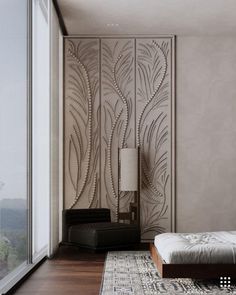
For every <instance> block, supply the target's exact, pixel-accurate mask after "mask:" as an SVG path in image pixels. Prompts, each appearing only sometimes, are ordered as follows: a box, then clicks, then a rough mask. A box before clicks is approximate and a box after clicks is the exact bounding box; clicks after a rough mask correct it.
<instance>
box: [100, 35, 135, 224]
mask: <svg viewBox="0 0 236 295" xmlns="http://www.w3.org/2000/svg"><path fill="white" fill-rule="evenodd" d="M101 68H102V71H101V104H102V105H101V127H102V129H101V164H102V166H101V181H102V182H101V195H102V199H101V201H102V206H103V207H108V208H110V209H111V211H112V217H113V219H116V213H117V212H116V211H117V190H118V175H117V172H118V167H117V162H118V148H119V147H120V148H123V147H134V145H135V117H134V111H135V97H134V93H135V91H134V87H135V84H134V83H135V79H134V73H135V68H134V39H125V38H122V39H109V38H107V39H105V38H104V39H102V40H101ZM131 199H132V193H130V192H122V193H121V199H120V211H122V212H124V211H128V208H129V203H130V201H131Z"/></svg>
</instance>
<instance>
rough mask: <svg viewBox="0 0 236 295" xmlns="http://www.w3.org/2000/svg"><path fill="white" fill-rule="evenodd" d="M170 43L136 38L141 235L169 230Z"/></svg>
mask: <svg viewBox="0 0 236 295" xmlns="http://www.w3.org/2000/svg"><path fill="white" fill-rule="evenodd" d="M169 60H170V44H169V41H168V40H167V41H165V40H161V39H159V40H154V39H148V40H147V39H143V40H142V39H139V40H137V60H136V63H137V66H136V77H137V88H136V99H137V145H139V146H140V148H141V152H142V153H141V167H142V190H141V208H142V210H141V230H142V238H143V239H150V238H151V237H152V236H153V235H155V234H157V233H162V232H165V231H166V230H171V223H170V219H171V218H170V217H171V216H170V214H171V211H170V205H171V204H170V189H169V187H170V174H171V171H170V169H171V166H170V159H169V157H170V152H171V138H170V134H171V133H170V128H171V123H170V110H169V109H170V108H169V106H170V104H171V91H170V86H171V85H170V84H171V82H170V65H169Z"/></svg>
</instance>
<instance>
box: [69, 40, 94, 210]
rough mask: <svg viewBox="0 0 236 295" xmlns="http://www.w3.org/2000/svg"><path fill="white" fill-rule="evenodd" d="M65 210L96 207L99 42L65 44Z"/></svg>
mask: <svg viewBox="0 0 236 295" xmlns="http://www.w3.org/2000/svg"><path fill="white" fill-rule="evenodd" d="M65 60H66V62H65V116H64V121H65V128H64V131H65V132H64V137H65V143H64V148H65V153H64V158H65V161H64V176H65V177H64V179H65V207H66V208H74V207H75V208H76V207H84V208H87V207H97V206H98V205H99V204H98V202H99V185H100V174H99V160H100V159H99V158H100V157H99V154H100V138H99V134H100V133H99V132H100V131H99V130H100V101H99V40H98V39H73V40H69V39H68V40H67V41H66V43H65Z"/></svg>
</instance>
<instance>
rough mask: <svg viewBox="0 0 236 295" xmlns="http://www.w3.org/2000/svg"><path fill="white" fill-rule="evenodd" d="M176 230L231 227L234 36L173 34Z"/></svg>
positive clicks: (235, 135)
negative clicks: (183, 35)
mask: <svg viewBox="0 0 236 295" xmlns="http://www.w3.org/2000/svg"><path fill="white" fill-rule="evenodd" d="M176 68H177V97H176V105H177V109H176V117H177V165H176V166H177V196H176V206H177V208H176V209H177V210H176V220H177V231H180V232H188V231H210V230H235V228H236V218H235V215H236V202H235V192H236V127H235V126H236V36H215V37H209V36H204V37H203V36H202V37H178V38H177V65H176Z"/></svg>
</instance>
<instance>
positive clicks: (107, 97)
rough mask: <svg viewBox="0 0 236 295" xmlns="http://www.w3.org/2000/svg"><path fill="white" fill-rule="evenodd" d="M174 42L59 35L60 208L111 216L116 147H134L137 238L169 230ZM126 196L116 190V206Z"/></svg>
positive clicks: (127, 195) (115, 186) (170, 39)
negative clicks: (137, 152) (138, 172)
mask: <svg viewBox="0 0 236 295" xmlns="http://www.w3.org/2000/svg"><path fill="white" fill-rule="evenodd" d="M173 46H174V39H173V37H154V38H130V37H129V38H128V37H119V38H116V37H114V38H111V37H104V38H85V37H81V38H80V37H78V38H77V37H76V38H67V39H65V53H64V54H65V91H64V93H65V113H64V115H65V120H64V121H65V126H64V127H65V128H64V137H65V142H64V166H65V169H64V179H65V196H64V197H65V207H66V208H71V207H74V208H77V207H78V208H86V207H108V208H110V209H111V212H112V219H113V220H116V214H117V200H118V196H117V191H118V175H117V171H118V169H117V163H118V148H119V147H120V148H121V147H135V146H140V147H141V162H142V189H141V230H142V239H143V240H149V239H152V238H153V236H154V235H155V234H157V233H161V232H165V231H173V230H174V228H173V221H174V180H175V179H174V140H173V139H174V95H173V93H174V75H173V74H174V62H173V56H174V47H173ZM132 198H133V195H132V193H129V192H122V193H121V195H120V207H121V208H120V209H121V211H122V212H125V211H128V210H129V203H130V202H131V201H132Z"/></svg>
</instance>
